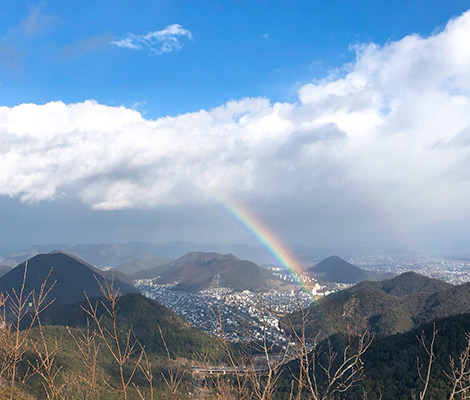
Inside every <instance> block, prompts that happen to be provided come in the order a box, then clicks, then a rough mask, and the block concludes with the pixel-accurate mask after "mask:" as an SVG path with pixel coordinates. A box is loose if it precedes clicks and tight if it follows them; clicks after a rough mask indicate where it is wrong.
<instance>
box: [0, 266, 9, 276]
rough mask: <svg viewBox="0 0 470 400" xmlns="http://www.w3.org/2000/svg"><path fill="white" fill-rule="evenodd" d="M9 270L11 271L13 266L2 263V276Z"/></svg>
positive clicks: (0, 272)
mask: <svg viewBox="0 0 470 400" xmlns="http://www.w3.org/2000/svg"><path fill="white" fill-rule="evenodd" d="M9 271H11V267H9V266H7V265H0V278H1V277H2V276H3V275H5V274H6V273H7V272H9Z"/></svg>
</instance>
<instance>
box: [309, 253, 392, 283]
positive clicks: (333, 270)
mask: <svg viewBox="0 0 470 400" xmlns="http://www.w3.org/2000/svg"><path fill="white" fill-rule="evenodd" d="M308 271H309V272H310V273H311V274H313V275H314V276H315V277H316V278H317V279H318V280H319V281H323V282H337V283H358V282H360V281H365V280H369V281H378V280H381V279H388V278H391V277H392V276H394V275H393V274H390V273H380V272H374V271H367V270H365V269H361V268H359V267H356V266H355V265H353V264H351V263H349V262H347V261H346V260H343V259H342V258H340V257H338V256H330V257H328V258H325V259H324V260H323V261H321V262H319V263H318V264H316V265H315V266H313V267H312V268H310V269H309V270H308Z"/></svg>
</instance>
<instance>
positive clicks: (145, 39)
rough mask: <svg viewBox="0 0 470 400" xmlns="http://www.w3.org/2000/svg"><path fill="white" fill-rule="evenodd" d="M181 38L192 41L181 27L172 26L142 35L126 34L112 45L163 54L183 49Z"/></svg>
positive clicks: (187, 31)
mask: <svg viewBox="0 0 470 400" xmlns="http://www.w3.org/2000/svg"><path fill="white" fill-rule="evenodd" d="M183 38H186V39H190V40H192V39H193V35H192V34H191V32H190V31H189V30H187V29H184V28H183V27H182V26H181V25H179V24H173V25H168V26H167V27H166V28H164V29H162V30H160V31H154V32H149V33H146V34H142V35H136V34H134V33H128V34H127V35H126V36H124V37H123V38H122V39H119V40H116V41H114V42H112V44H114V45H116V46H118V47H124V48H127V49H132V50H148V51H149V52H150V53H151V54H164V53H171V52H172V51H178V50H180V49H181V48H182V47H183V44H182V43H181V41H180V40H181V39H183Z"/></svg>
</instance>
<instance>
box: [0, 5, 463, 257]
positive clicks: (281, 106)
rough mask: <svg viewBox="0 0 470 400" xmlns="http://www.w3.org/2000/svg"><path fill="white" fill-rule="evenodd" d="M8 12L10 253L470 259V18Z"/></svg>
mask: <svg viewBox="0 0 470 400" xmlns="http://www.w3.org/2000/svg"><path fill="white" fill-rule="evenodd" d="M4 3H5V4H2V13H1V14H0V220H2V221H5V223H3V224H0V237H1V239H2V240H1V241H0V250H2V249H14V248H18V247H23V246H27V245H29V244H32V243H36V244H47V243H51V242H67V243H68V244H74V243H83V242H95V243H99V242H101V243H106V242H110V241H113V242H118V241H120V242H130V241H153V242H162V241H167V240H188V241H194V242H217V241H222V242H225V243H228V242H241V243H253V238H252V237H251V236H250V235H249V233H247V232H246V231H244V230H243V229H242V228H241V227H240V226H239V225H238V224H237V223H236V221H232V220H231V219H230V216H229V215H227V213H226V212H224V207H221V203H225V204H226V205H227V204H231V202H233V203H240V204H243V205H244V206H246V207H247V208H249V209H250V210H251V211H252V213H253V214H255V215H257V216H258V217H259V218H260V219H261V220H263V221H265V223H266V224H267V225H268V226H269V227H270V228H271V229H272V230H273V232H275V233H276V234H277V235H278V236H279V237H280V238H281V240H283V241H284V242H286V243H288V244H301V245H306V246H314V247H321V246H325V247H328V248H332V249H335V248H336V249H339V250H341V249H348V251H349V250H354V249H361V251H366V250H370V249H372V248H374V249H378V248H390V247H406V248H410V249H417V250H422V251H438V250H439V251H447V250H456V249H457V250H458V249H465V248H466V243H468V241H469V240H470V231H469V230H468V226H470V209H469V207H468V200H467V199H468V198H469V196H470V179H469V177H468V171H469V170H470V111H469V110H470V44H469V40H468V38H469V37H470V11H468V10H469V9H470V2H469V1H393V2H392V1H387V2H385V1H348V2H346V1H341V2H340V1H295V0H289V1H256V0H249V1H248V0H247V1H217V2H216V1H212V2H211V1H186V2H181V1H158V2H157V1H141V2H139V3H138V6H136V2H131V1H115V2H112V3H111V2H102V1H101V2H100V1H98V2H87V1H82V2H64V1H44V2H37V1H35V2H26V1H25V2H4ZM339 250H338V251H337V252H338V253H340V251H339ZM345 251H346V250H345Z"/></svg>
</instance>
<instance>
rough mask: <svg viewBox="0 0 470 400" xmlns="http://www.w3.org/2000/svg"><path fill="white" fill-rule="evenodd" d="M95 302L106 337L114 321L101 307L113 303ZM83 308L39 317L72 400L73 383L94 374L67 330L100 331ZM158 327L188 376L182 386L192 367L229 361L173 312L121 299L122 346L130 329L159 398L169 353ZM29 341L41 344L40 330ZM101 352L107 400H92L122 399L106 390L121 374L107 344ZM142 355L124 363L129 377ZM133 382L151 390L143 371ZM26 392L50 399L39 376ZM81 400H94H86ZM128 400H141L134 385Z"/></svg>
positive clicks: (135, 298)
mask: <svg viewBox="0 0 470 400" xmlns="http://www.w3.org/2000/svg"><path fill="white" fill-rule="evenodd" d="M91 302H92V304H93V306H95V305H97V315H98V318H99V319H100V323H101V326H102V327H103V328H104V330H105V331H108V332H112V331H113V330H112V329H111V326H112V325H111V318H110V316H109V315H108V313H107V311H106V309H105V307H104V305H103V303H104V304H105V305H106V306H109V303H108V302H107V301H106V300H105V299H103V298H93V299H91ZM102 302H103V303H102ZM82 307H83V308H88V304H87V302H86V301H82V302H80V303H75V304H67V305H58V304H53V305H51V306H50V307H48V308H47V309H46V310H45V311H44V312H42V313H41V323H42V325H43V331H44V334H45V337H46V340H47V341H48V343H49V345H50V346H51V347H52V346H57V356H56V358H55V363H56V364H55V367H56V368H57V369H60V374H59V380H64V381H65V383H66V384H68V383H69V382H70V383H71V387H72V388H73V389H72V392H73V394H74V396H73V397H70V398H73V399H75V398H78V397H75V395H76V394H77V389H79V388H77V387H76V386H73V384H74V383H75V385H76V384H77V382H76V381H75V382H74V381H73V380H72V381H70V378H69V377H70V376H77V374H82V375H81V376H82V377H84V379H85V380H88V379H90V376H89V373H90V372H89V370H88V369H87V367H85V366H84V364H83V362H82V355H81V354H80V352H79V350H78V348H77V344H76V343H75V342H74V340H73V338H72V337H71V335H70V333H69V331H68V328H67V327H69V328H70V329H71V331H72V332H73V334H74V335H75V336H76V337H79V336H80V335H81V333H83V332H86V330H87V329H90V332H93V331H94V330H95V329H96V325H95V323H94V322H93V321H90V323H89V325H88V321H87V320H88V317H87V314H86V313H85V311H84V310H83V309H82ZM159 327H160V328H161V330H162V335H163V338H164V340H165V342H166V345H167V347H168V351H169V353H170V355H171V357H172V359H173V360H176V359H177V360H178V361H177V363H178V370H179V371H183V370H184V371H185V372H184V375H183V377H184V381H183V382H186V381H188V379H190V376H191V372H190V371H189V368H190V365H191V363H193V362H194V361H196V362H202V361H203V360H211V361H212V362H221V361H225V356H224V353H223V352H222V350H221V348H220V345H219V342H218V340H217V339H216V338H214V337H212V336H210V335H208V334H205V333H203V332H201V331H199V330H197V329H195V328H193V327H191V326H190V325H189V324H188V323H187V322H186V321H185V320H184V319H182V318H181V317H179V316H177V315H176V314H175V313H173V312H172V311H171V310H170V309H168V308H166V307H164V306H162V305H160V304H158V303H156V302H154V301H153V300H150V299H147V298H145V297H143V296H141V295H139V294H136V293H134V294H127V295H124V296H121V297H120V298H119V300H118V303H117V334H118V336H119V338H120V339H121V340H122V342H123V343H125V341H126V337H127V333H128V331H129V330H130V329H131V330H132V334H131V338H130V343H134V342H135V340H136V339H137V340H138V341H139V342H140V343H141V344H142V345H143V346H145V351H146V355H147V357H148V359H149V361H150V362H151V363H152V369H153V371H154V381H153V385H154V389H155V390H156V397H155V398H166V397H165V394H164V390H165V389H166V387H165V384H164V382H163V379H162V375H161V374H162V373H163V372H166V370H167V368H168V367H169V365H168V359H167V351H166V348H165V344H164V342H163V339H162V337H161V334H160V330H159ZM30 338H31V339H32V340H33V341H35V340H38V339H39V329H38V327H37V326H36V327H34V328H33V330H32V331H31V334H30ZM83 343H84V342H82V344H83ZM123 346H124V345H123ZM99 349H100V350H99V352H98V356H97V369H98V371H99V378H98V379H97V385H98V387H99V388H100V390H102V391H103V397H101V396H98V397H93V398H102V399H109V400H111V399H122V395H121V396H119V395H118V394H111V392H112V391H111V390H109V388H108V387H107V386H106V384H105V382H109V383H111V384H114V385H118V384H119V370H118V369H117V365H116V362H115V361H114V360H113V357H112V355H111V354H110V352H109V349H108V348H107V347H106V346H105V345H104V344H102V345H101V346H100V348H99ZM122 349H124V347H122ZM138 355H139V351H138V345H137V347H136V348H135V352H134V353H133V354H132V355H131V356H130V359H129V360H128V361H127V362H126V365H127V367H126V369H125V374H126V376H129V375H128V374H129V372H130V368H131V366H132V365H133V363H134V362H135V360H136V359H137V357H138ZM32 358H33V359H34V356H33V355H32V354H31V353H27V354H26V359H29V360H31V359H32ZM26 363H27V361H26V360H25V362H24V363H23V364H21V365H22V366H23V367H27V365H26ZM133 382H134V383H136V384H138V385H140V386H141V388H142V389H143V390H145V388H146V387H147V386H148V384H147V382H146V381H145V380H144V379H143V376H142V373H141V371H140V370H139V369H138V370H137V371H136V375H135V377H134V379H133ZM78 383H80V382H78ZM82 386H83V383H81V385H80V387H82ZM24 388H25V389H26V390H28V391H29V392H30V393H33V394H34V395H35V396H37V398H38V399H41V400H42V399H46V397H45V395H44V390H43V388H42V382H41V379H40V377H39V376H37V375H35V376H33V377H32V378H30V379H28V381H27V382H26V384H25V386H24ZM183 390H184V389H183ZM104 392H107V394H106V395H104ZM61 398H62V397H61ZM67 398H69V397H67ZM80 398H90V397H86V396H82V397H80ZM129 398H130V399H137V398H139V397H138V396H137V394H136V393H135V391H134V389H133V387H132V385H131V387H130V388H129Z"/></svg>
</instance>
